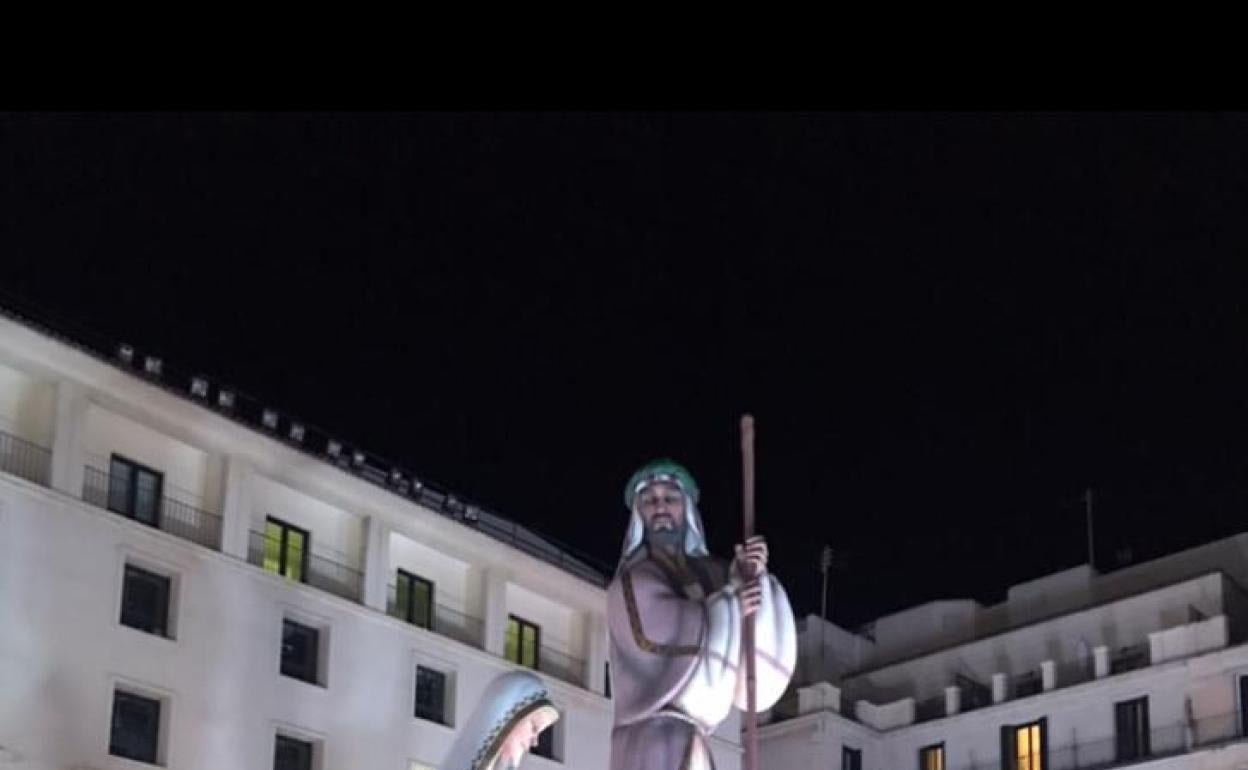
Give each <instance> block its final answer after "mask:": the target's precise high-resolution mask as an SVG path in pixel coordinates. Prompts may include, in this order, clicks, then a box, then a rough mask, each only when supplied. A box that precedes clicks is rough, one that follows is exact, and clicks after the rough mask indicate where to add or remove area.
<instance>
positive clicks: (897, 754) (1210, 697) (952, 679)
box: [759, 535, 1248, 770]
mask: <svg viewBox="0 0 1248 770" xmlns="http://www.w3.org/2000/svg"><path fill="white" fill-rule="evenodd" d="M1245 585H1248V535H1239V536H1235V537H1232V538H1227V539H1225V540H1221V541H1217V542H1214V543H1211V544H1208V545H1205V546H1201V547H1198V548H1193V549H1190V550H1187V551H1183V552H1180V553H1177V554H1173V555H1171V556H1167V557H1164V558H1161V559H1157V560H1154V561H1151V562H1146V563H1141V564H1137V565H1134V566H1131V567H1129V568H1125V569H1120V570H1117V571H1114V572H1111V573H1106V574H1101V573H1098V572H1096V571H1094V570H1093V569H1091V568H1090V567H1089V566H1087V565H1084V566H1081V567H1077V568H1074V569H1070V570H1066V571H1063V572H1059V573H1056V574H1053V575H1049V576H1046V577H1043V578H1040V579H1038V580H1034V581H1030V582H1028V583H1024V584H1020V585H1016V586H1012V587H1011V588H1010V589H1009V592H1008V595H1007V598H1006V600H1005V601H1004V602H1002V603H1000V604H996V605H993V606H988V607H985V606H982V605H980V604H978V603H976V602H974V601H969V600H958V601H938V602H932V603H929V604H925V605H922V606H919V607H914V608H911V609H908V610H905V611H902V612H899V613H896V614H893V615H889V616H886V617H882V618H879V619H877V620H876V621H874V622H873V623H870V624H868V625H867V626H866V627H864V628H863V629H860V630H859V631H858V632H856V633H851V632H849V631H846V630H844V629H841V628H839V627H837V626H835V625H833V624H831V623H825V622H823V621H822V620H821V619H820V618H818V617H817V616H809V617H807V618H805V619H804V620H803V621H802V622H800V623H799V626H800V631H799V633H800V639H801V641H800V647H799V650H800V652H799V657H800V660H799V672H798V674H797V676H796V677H795V685H796V686H795V687H794V688H793V689H792V690H791V691H790V693H788V694H787V695H786V697H785V699H784V700H782V702H781V703H780V704H777V707H776V708H775V709H773V710H772V713H771V714H770V715H768V717H767V719H766V722H767V724H766V725H765V726H763V727H761V728H760V731H759V741H760V743H759V757H760V762H759V764H760V767H761V768H767V769H768V770H772V769H774V770H782V769H787V768H820V769H821V770H909V769H910V768H917V770H962V769H963V768H965V769H966V770H1079V769H1083V770H1091V769H1093V768H1107V767H1126V766H1135V765H1147V766H1148V767H1149V768H1158V769H1159V770H1160V768H1167V769H1168V768H1223V769H1225V770H1236V769H1238V768H1248V742H1246V741H1245V724H1246V719H1248V645H1245V643H1244V642H1245V641H1246V639H1245V634H1246V632H1248V593H1246V592H1245V590H1244V586H1245Z"/></svg>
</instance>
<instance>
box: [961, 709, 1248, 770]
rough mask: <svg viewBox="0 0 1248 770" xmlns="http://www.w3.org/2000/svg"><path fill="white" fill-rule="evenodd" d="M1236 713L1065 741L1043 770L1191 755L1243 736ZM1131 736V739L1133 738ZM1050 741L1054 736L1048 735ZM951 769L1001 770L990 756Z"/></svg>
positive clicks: (1094, 768) (1094, 769) (1090, 769)
mask: <svg viewBox="0 0 1248 770" xmlns="http://www.w3.org/2000/svg"><path fill="white" fill-rule="evenodd" d="M1244 737H1245V736H1244V731H1243V724H1242V723H1241V718H1240V715H1239V714H1238V713H1228V714H1219V715H1216V716H1209V717H1204V718H1202V719H1194V720H1190V721H1180V722H1172V723H1171V724H1168V725H1165V726H1163V727H1158V728H1154V729H1152V730H1150V731H1149V732H1147V733H1140V734H1138V735H1128V736H1114V737H1106V738H1101V739H1099V740H1091V741H1083V742H1076V741H1068V742H1064V743H1063V744H1062V745H1058V746H1054V747H1052V748H1050V749H1049V750H1048V754H1047V756H1046V757H1045V762H1044V767H1045V768H1046V770H1104V769H1105V768H1110V767H1127V766H1130V765H1135V764H1139V763H1142V762H1150V761H1153V760H1156V759H1161V758H1163V757H1173V756H1178V755H1181V754H1191V753H1194V752H1197V751H1202V750H1205V749H1210V748H1214V747H1217V746H1222V745H1225V744H1228V743H1232V742H1234V741H1241V740H1243V739H1244ZM1132 739H1133V740H1132ZM1050 740H1051V741H1052V740H1053V738H1052V737H1050ZM952 767H953V769H954V770H1000V768H1001V763H1000V761H999V760H996V759H993V760H989V761H979V762H975V763H974V764H963V765H958V766H952Z"/></svg>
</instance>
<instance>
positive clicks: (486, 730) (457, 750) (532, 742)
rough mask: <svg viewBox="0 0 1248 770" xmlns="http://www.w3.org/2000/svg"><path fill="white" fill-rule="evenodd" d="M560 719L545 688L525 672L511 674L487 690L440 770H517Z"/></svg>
mask: <svg viewBox="0 0 1248 770" xmlns="http://www.w3.org/2000/svg"><path fill="white" fill-rule="evenodd" d="M558 719H559V710H558V709H556V708H555V705H554V703H552V702H551V700H550V693H549V692H548V691H547V690H546V685H544V684H542V680H541V679H539V678H538V677H537V676H536V675H534V674H530V673H529V672H527V671H512V672H510V673H507V674H503V675H502V676H500V677H498V678H497V679H495V680H494V681H493V682H491V683H490V685H489V687H487V688H485V693H484V694H483V695H482V696H481V700H480V701H479V702H478V703H477V707H476V709H475V710H474V711H473V712H472V716H470V717H469V718H468V722H467V724H465V725H464V729H463V730H461V731H460V733H459V735H458V736H457V737H456V739H455V742H454V743H453V744H452V745H451V750H450V752H449V753H448V754H447V757H446V761H445V762H443V763H442V764H441V765H439V767H441V768H443V770H516V768H519V767H520V762H521V761H522V760H523V759H524V757H525V755H526V754H527V753H528V751H529V749H530V748H532V747H534V746H536V745H537V738H538V736H539V735H541V733H542V731H543V730H545V729H547V728H549V727H550V726H551V725H553V724H554V723H555V722H556V721H558Z"/></svg>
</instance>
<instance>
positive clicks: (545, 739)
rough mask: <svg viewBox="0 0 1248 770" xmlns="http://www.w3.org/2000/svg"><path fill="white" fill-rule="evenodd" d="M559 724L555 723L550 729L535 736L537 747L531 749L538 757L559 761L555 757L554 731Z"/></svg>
mask: <svg viewBox="0 0 1248 770" xmlns="http://www.w3.org/2000/svg"><path fill="white" fill-rule="evenodd" d="M558 725H559V722H555V723H554V724H553V725H551V726H550V727H547V728H546V729H545V730H542V733H541V735H539V736H537V745H536V746H534V747H533V753H534V754H536V755H537V756H539V757H546V758H547V759H553V760H555V761H558V760H559V757H557V756H555V730H557V729H558Z"/></svg>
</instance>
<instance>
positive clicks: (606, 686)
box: [602, 660, 611, 698]
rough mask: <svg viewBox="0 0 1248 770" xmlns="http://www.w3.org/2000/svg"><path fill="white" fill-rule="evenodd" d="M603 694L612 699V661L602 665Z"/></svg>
mask: <svg viewBox="0 0 1248 770" xmlns="http://www.w3.org/2000/svg"><path fill="white" fill-rule="evenodd" d="M602 694H603V695H605V696H607V697H608V698H610V697H611V661H609V660H608V661H607V662H606V663H603V664H602Z"/></svg>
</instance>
